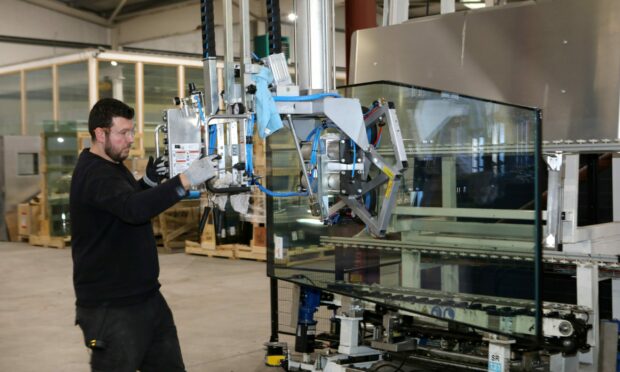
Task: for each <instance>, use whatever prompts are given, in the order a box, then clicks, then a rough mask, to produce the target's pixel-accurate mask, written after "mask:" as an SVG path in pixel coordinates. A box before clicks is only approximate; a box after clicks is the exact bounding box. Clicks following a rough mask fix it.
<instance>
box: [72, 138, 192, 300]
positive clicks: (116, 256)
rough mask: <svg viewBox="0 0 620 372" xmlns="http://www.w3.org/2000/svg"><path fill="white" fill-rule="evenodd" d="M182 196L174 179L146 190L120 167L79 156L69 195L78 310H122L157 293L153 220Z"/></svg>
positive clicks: (92, 156) (84, 153)
mask: <svg viewBox="0 0 620 372" xmlns="http://www.w3.org/2000/svg"><path fill="white" fill-rule="evenodd" d="M184 195H185V190H184V189H183V186H182V184H181V181H180V179H179V177H178V176H177V177H174V178H172V179H170V180H169V181H168V182H164V183H163V184H161V185H159V186H157V187H154V188H148V186H146V184H144V182H143V181H140V182H138V181H136V180H135V178H134V177H133V175H132V174H131V172H130V171H129V170H128V169H127V168H126V167H125V166H124V165H123V164H122V163H113V162H111V161H108V160H106V159H103V158H102V157H100V156H98V155H95V154H92V153H91V152H90V150H89V149H85V150H84V151H82V153H81V154H80V156H79V158H78V162H77V164H76V167H75V169H74V171H73V178H72V180H71V194H70V213H71V246H72V249H73V251H72V256H73V285H74V288H75V294H76V297H77V301H76V304H77V305H78V306H87V307H92V306H100V305H103V304H107V305H110V306H115V305H116V306H122V305H125V304H132V303H137V302H140V301H141V300H143V299H145V298H147V297H148V296H150V295H151V294H153V293H156V291H157V290H158V289H159V287H160V284H159V281H158V277H159V261H158V259H157V246H156V243H155V237H154V236H153V228H152V226H151V218H153V217H155V216H156V215H158V214H159V213H161V212H163V211H164V210H166V209H168V208H169V207H171V206H172V205H174V204H175V203H176V202H178V201H179V200H181V199H182V198H183V196H184Z"/></svg>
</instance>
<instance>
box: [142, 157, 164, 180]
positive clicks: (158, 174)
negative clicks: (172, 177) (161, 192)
mask: <svg viewBox="0 0 620 372" xmlns="http://www.w3.org/2000/svg"><path fill="white" fill-rule="evenodd" d="M167 177H168V157H167V156H160V157H158V158H157V159H153V157H152V156H149V162H148V164H147V165H146V172H145V173H144V177H142V179H143V180H144V183H146V184H147V185H149V186H150V187H155V186H157V185H158V184H159V183H160V182H161V180H163V179H164V178H167Z"/></svg>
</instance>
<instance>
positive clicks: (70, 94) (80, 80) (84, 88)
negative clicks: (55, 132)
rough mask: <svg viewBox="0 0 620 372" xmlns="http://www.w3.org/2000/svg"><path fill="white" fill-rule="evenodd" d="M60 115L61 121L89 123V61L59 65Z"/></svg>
mask: <svg viewBox="0 0 620 372" xmlns="http://www.w3.org/2000/svg"><path fill="white" fill-rule="evenodd" d="M58 94H59V97H58V100H59V104H58V108H59V111H58V116H59V120H61V121H75V122H78V123H81V124H82V125H84V124H85V123H88V113H89V106H88V63H87V62H79V63H71V64H67V65H59V66H58Z"/></svg>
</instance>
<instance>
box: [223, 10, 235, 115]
mask: <svg viewBox="0 0 620 372" xmlns="http://www.w3.org/2000/svg"><path fill="white" fill-rule="evenodd" d="M223 3H224V81H225V83H224V97H225V101H226V102H225V105H226V104H228V105H230V104H232V103H233V100H234V98H235V66H234V54H233V34H234V30H233V5H232V0H224V1H223Z"/></svg>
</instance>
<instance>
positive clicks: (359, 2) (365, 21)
mask: <svg viewBox="0 0 620 372" xmlns="http://www.w3.org/2000/svg"><path fill="white" fill-rule="evenodd" d="M407 2H408V1H407ZM344 6H345V45H346V49H345V52H346V60H347V64H346V68H347V77H348V76H349V61H350V59H351V56H350V54H351V35H353V33H354V32H355V31H357V30H362V29H365V28H373V27H377V0H345V5H344Z"/></svg>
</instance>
